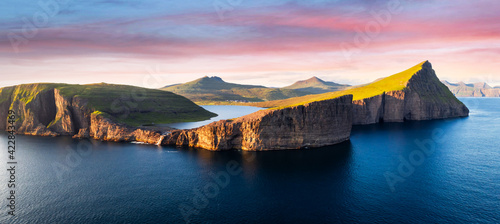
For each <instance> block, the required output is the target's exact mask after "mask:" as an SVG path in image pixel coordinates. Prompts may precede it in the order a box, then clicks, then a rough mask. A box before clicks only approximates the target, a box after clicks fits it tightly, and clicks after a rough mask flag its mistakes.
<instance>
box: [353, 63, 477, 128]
mask: <svg viewBox="0 0 500 224" xmlns="http://www.w3.org/2000/svg"><path fill="white" fill-rule="evenodd" d="M353 113H354V115H353V124H354V125H364V124H373V123H378V122H381V121H382V122H403V121H405V120H408V121H409V120H431V119H444V118H454V117H465V116H468V114H469V109H468V108H467V107H466V106H465V105H464V104H463V103H462V102H460V101H459V100H458V99H457V98H456V97H455V96H453V94H452V93H451V92H450V91H449V90H448V88H447V87H446V86H445V85H444V84H442V83H441V82H440V81H439V79H438V77H437V76H436V73H435V71H434V70H433V69H432V65H431V63H429V62H428V61H426V62H425V63H423V64H422V68H421V69H420V70H419V71H418V72H416V73H415V74H414V75H413V76H411V78H410V79H409V80H408V81H407V83H406V85H405V88H403V89H402V90H396V91H389V92H384V93H382V94H380V95H376V96H372V97H369V98H365V99H361V100H354V101H353Z"/></svg>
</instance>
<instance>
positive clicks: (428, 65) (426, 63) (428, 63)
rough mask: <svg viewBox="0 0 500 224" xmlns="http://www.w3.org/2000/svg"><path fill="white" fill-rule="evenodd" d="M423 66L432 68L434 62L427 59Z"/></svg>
mask: <svg viewBox="0 0 500 224" xmlns="http://www.w3.org/2000/svg"><path fill="white" fill-rule="evenodd" d="M422 68H430V69H432V64H431V63H430V62H429V61H428V60H427V61H425V62H424V63H423V64H422Z"/></svg>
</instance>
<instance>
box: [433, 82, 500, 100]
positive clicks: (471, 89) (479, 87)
mask: <svg viewBox="0 0 500 224" xmlns="http://www.w3.org/2000/svg"><path fill="white" fill-rule="evenodd" d="M441 82H442V83H443V84H444V85H446V86H447V87H448V88H449V89H450V91H451V92H452V93H453V94H454V95H455V96H458V97H500V86H496V87H491V86H489V85H488V84H487V83H485V82H478V83H470V84H466V83H464V82H459V83H450V82H448V81H446V80H443V81H441Z"/></svg>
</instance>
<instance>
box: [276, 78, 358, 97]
mask: <svg viewBox="0 0 500 224" xmlns="http://www.w3.org/2000/svg"><path fill="white" fill-rule="evenodd" d="M349 87H350V85H342V84H338V83H334V82H326V81H323V80H321V79H320V78H318V77H316V76H313V77H312V78H310V79H307V80H302V81H297V82H296V83H294V84H292V85H290V86H287V87H283V88H284V89H294V90H300V91H303V92H308V93H312V94H320V93H327V92H334V91H339V90H344V89H347V88H349Z"/></svg>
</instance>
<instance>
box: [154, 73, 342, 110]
mask: <svg viewBox="0 0 500 224" xmlns="http://www.w3.org/2000/svg"><path fill="white" fill-rule="evenodd" d="M348 87H349V85H341V84H337V83H334V82H326V81H323V80H321V79H319V78H317V77H312V78H310V79H307V80H303V81H298V82H296V83H294V84H293V85H290V86H287V87H283V88H270V87H265V86H258V85H241V84H235V83H228V82H225V81H224V80H222V79H221V78H220V77H217V76H212V77H208V76H205V77H203V78H200V79H196V80H194V81H191V82H187V83H183V84H175V85H170V86H165V87H163V88H161V90H165V91H170V92H173V93H176V94H179V95H182V96H184V97H186V98H188V99H190V100H192V101H194V102H196V103H198V104H220V103H228V102H263V101H272V100H282V99H288V98H292V97H299V96H305V95H310V94H319V93H326V92H333V91H338V90H343V89H346V88H348Z"/></svg>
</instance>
